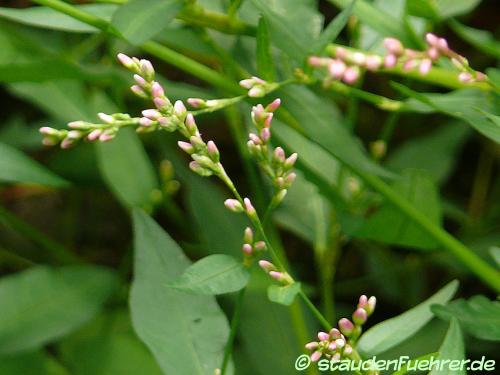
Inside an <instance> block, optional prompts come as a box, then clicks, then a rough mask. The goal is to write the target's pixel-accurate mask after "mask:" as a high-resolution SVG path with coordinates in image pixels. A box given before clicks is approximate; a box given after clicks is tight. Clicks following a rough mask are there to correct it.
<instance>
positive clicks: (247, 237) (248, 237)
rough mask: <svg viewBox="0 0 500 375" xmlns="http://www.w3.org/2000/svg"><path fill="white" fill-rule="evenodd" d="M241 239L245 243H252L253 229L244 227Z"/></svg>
mask: <svg viewBox="0 0 500 375" xmlns="http://www.w3.org/2000/svg"><path fill="white" fill-rule="evenodd" d="M243 241H244V242H245V243H253V230H252V228H250V227H246V228H245V231H244V232H243Z"/></svg>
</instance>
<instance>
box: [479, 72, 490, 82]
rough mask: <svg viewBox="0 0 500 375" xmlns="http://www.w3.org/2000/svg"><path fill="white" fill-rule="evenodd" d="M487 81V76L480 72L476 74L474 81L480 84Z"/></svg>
mask: <svg viewBox="0 0 500 375" xmlns="http://www.w3.org/2000/svg"><path fill="white" fill-rule="evenodd" d="M487 79H488V76H487V75H486V74H484V73H482V72H476V80H477V81H480V82H484V81H486V80H487Z"/></svg>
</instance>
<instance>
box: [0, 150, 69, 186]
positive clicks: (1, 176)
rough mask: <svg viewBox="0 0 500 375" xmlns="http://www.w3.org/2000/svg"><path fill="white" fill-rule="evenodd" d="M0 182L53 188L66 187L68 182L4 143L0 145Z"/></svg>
mask: <svg viewBox="0 0 500 375" xmlns="http://www.w3.org/2000/svg"><path fill="white" fill-rule="evenodd" d="M0 182H8V183H11V182H20V183H33V184H41V185H46V186H54V187H64V186H67V185H68V182H67V181H65V180H63V179H62V178H61V177H59V176H57V175H55V174H54V173H52V172H51V171H50V170H48V169H47V168H45V167H44V166H42V165H40V164H38V163H37V162H36V161H34V160H32V159H30V158H29V157H27V156H26V155H24V154H23V153H22V152H21V151H18V150H16V149H15V148H13V147H11V146H8V145H6V144H4V143H0Z"/></svg>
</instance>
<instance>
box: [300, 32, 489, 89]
mask: <svg viewBox="0 0 500 375" xmlns="http://www.w3.org/2000/svg"><path fill="white" fill-rule="evenodd" d="M425 39H426V41H427V45H428V47H427V49H426V50H424V51H417V50H414V49H410V48H405V47H404V46H403V43H401V41H399V40H398V39H395V38H385V39H384V47H385V49H386V50H387V53H386V54H385V56H380V55H376V54H365V53H363V52H360V51H351V50H349V49H347V48H344V47H341V46H334V47H333V46H332V47H331V48H329V49H328V52H329V53H330V55H331V56H330V57H319V56H311V57H309V60H308V63H309V65H310V66H311V67H313V68H320V69H324V70H326V72H327V78H326V79H325V83H326V84H328V83H329V82H331V81H337V80H341V81H343V82H345V83H347V84H354V83H356V82H357V81H358V79H359V77H360V75H361V72H362V71H364V70H369V71H378V70H380V69H383V68H386V69H391V68H395V67H401V68H402V69H403V71H405V72H409V71H412V70H418V72H419V73H420V74H421V75H426V74H427V73H429V71H430V69H431V68H432V65H433V63H434V62H436V61H438V60H439V58H440V57H445V58H448V59H450V61H451V62H452V63H453V65H454V66H455V67H456V68H457V69H458V71H459V72H458V79H459V80H460V81H461V82H463V83H469V82H476V81H485V80H486V75H485V74H484V73H481V72H478V71H475V70H474V69H472V68H471V67H470V66H469V62H468V61H467V59H466V58H465V57H463V56H461V55H459V54H458V53H456V52H455V51H453V50H452V49H451V48H450V47H449V46H448V42H447V41H446V39H444V38H440V37H438V36H436V35H434V34H432V33H427V34H426V37H425Z"/></svg>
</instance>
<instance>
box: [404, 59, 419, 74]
mask: <svg viewBox="0 0 500 375" xmlns="http://www.w3.org/2000/svg"><path fill="white" fill-rule="evenodd" d="M417 65H418V62H417V60H413V59H410V60H407V61H405V63H404V64H403V70H404V71H406V72H409V71H410V70H413V69H415V68H416V67H417Z"/></svg>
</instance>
